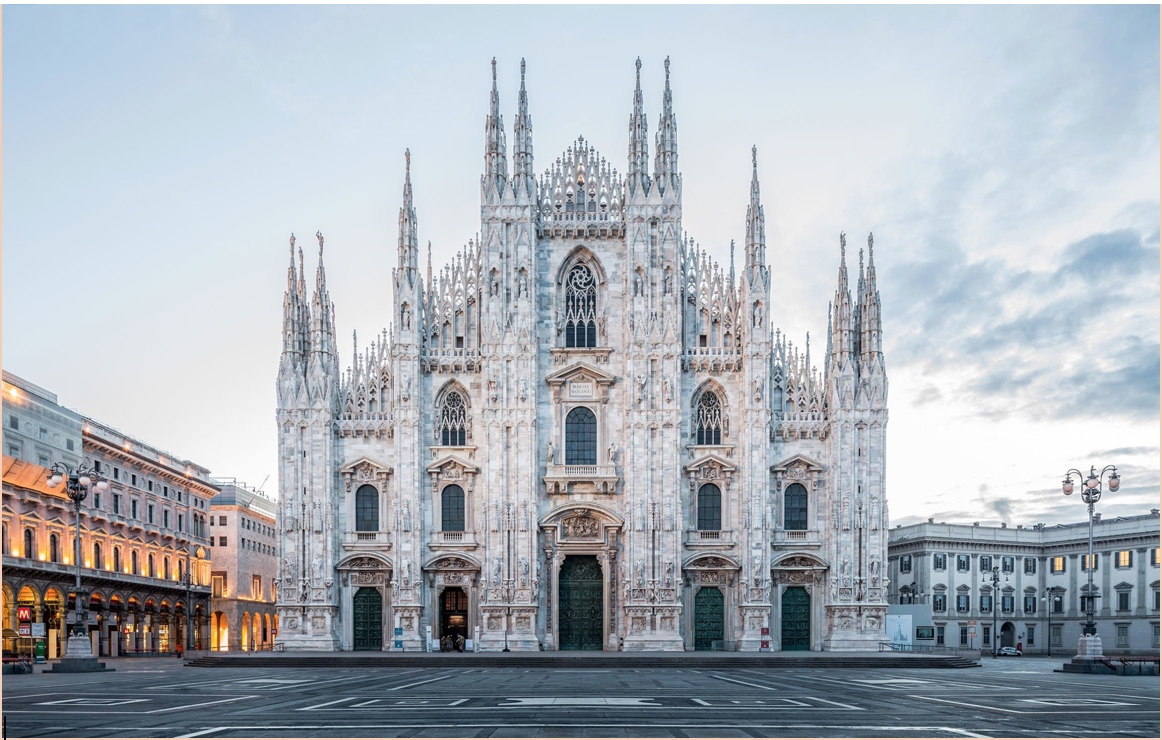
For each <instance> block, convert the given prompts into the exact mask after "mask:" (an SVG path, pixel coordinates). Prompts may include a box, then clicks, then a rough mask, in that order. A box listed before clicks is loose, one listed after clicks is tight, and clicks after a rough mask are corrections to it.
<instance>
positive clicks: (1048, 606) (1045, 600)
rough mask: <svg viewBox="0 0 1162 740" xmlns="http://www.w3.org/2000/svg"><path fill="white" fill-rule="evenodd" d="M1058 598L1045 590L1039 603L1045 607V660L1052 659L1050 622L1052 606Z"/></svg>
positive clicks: (1048, 590) (1050, 591)
mask: <svg viewBox="0 0 1162 740" xmlns="http://www.w3.org/2000/svg"><path fill="white" fill-rule="evenodd" d="M1060 598H1061V597H1060V596H1057V595H1056V594H1054V593H1053V589H1051V588H1049V587H1046V588H1045V595H1044V596H1042V597H1041V603H1042V604H1044V605H1045V657H1046V658H1049V657H1052V655H1053V635H1052V634H1051V633H1052V631H1053V623H1052V622H1051V621H1050V620H1051V619H1052V612H1053V604H1054V603H1055V601H1056V600H1058V599H1060Z"/></svg>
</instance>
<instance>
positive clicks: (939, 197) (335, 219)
mask: <svg viewBox="0 0 1162 740" xmlns="http://www.w3.org/2000/svg"><path fill="white" fill-rule="evenodd" d="M1158 12H1159V11H1158V8H1157V6H1132V7H1084V6H1068V7H1016V8H1014V7H893V8H876V7H821V8H798V7H752V6H745V7H730V8H721V7H714V8H708V7H689V6H682V7H663V6H653V7H614V6H578V7H553V8H539V7H527V6H511V7H506V8H499V9H497V8H484V7H463V8H414V7H364V6H356V7H310V6H293V7H273V6H272V7H229V6H228V7H188V6H180V7H138V6H126V7H91V6H89V7H64V6H50V7H31V6H9V7H6V8H5V12H4V26H3V32H4V39H3V40H4V46H3V54H4V58H3V62H4V72H5V75H4V83H5V84H4V89H3V95H4V101H3V102H4V113H5V117H4V124H5V125H4V159H3V166H4V172H3V175H4V185H5V188H4V197H5V212H4V215H5V219H4V222H3V237H4V247H5V249H4V253H3V268H4V272H3V289H4V290H3V309H4V320H3V329H4V332H3V350H4V357H3V361H4V367H5V369H7V370H9V371H11V372H15V373H17V374H18V375H21V376H23V377H26V378H27V379H29V380H31V381H33V382H35V383H38V384H40V385H42V386H44V387H46V388H49V389H50V390H53V391H54V392H56V393H58V394H59V396H60V398H61V401H62V402H63V403H64V404H66V405H68V406H71V407H74V408H77V409H79V410H81V411H82V412H83V413H86V414H88V415H91V416H93V417H95V418H98V419H100V420H102V421H104V422H106V423H109V424H112V425H114V426H116V427H118V428H120V429H122V430H123V431H125V432H127V433H130V434H133V435H135V436H138V437H139V438H141V439H143V440H145V441H148V442H150V443H153V444H156V445H158V446H161V447H163V448H166V449H169V450H171V451H173V452H174V453H176V454H178V455H181V456H183V457H188V458H190V459H193V460H195V461H197V462H198V463H200V464H203V465H206V466H208V467H209V468H211V469H212V470H213V471H214V473H215V474H216V475H222V476H237V477H238V478H240V479H243V480H246V481H248V482H250V483H252V484H258V483H259V482H261V481H262V480H263V478H265V477H266V476H267V475H271V476H272V482H270V483H268V484H267V486H266V490H268V491H274V490H276V486H275V484H274V482H273V475H274V474H275V462H276V449H275V434H274V381H275V375H276V372H277V366H278V353H279V349H280V342H281V339H280V334H279V331H280V328H281V301H282V291H283V289H284V283H285V264H284V262H285V255H286V240H287V237H288V235H289V233H290V232H292V231H294V232H295V233H296V234H298V235H299V236H300V237H308V236H309V235H311V234H314V232H315V231H316V230H322V232H323V233H324V234H325V235H326V237H327V274H328V280H329V285H330V289H331V294H332V297H333V299H334V300H335V303H336V312H337V319H338V325H339V331H340V346H341V347H344V346H349V345H348V340H345V339H344V338H346V337H349V336H350V332H351V331H352V330H353V329H356V330H358V331H359V334H360V335H361V336H363V337H365V338H367V339H370V337H371V336H372V335H373V334H374V333H375V332H377V331H379V329H381V328H382V327H383V325H384V324H385V323H386V321H387V319H388V316H389V312H390V305H391V294H390V282H389V276H390V268H391V266H392V264H393V262H394V260H395V240H396V219H397V216H398V209H399V205H400V194H401V189H402V175H403V151H404V149H405V148H410V149H411V152H412V177H413V183H414V186H415V193H416V208H417V211H418V215H419V222H420V238H421V240H422V241H425V242H426V241H428V240H430V241H431V242H432V245H433V250H434V254H435V261H436V263H437V264H439V263H441V262H442V261H444V260H445V259H447V258H448V257H449V256H450V255H451V254H452V253H453V252H454V251H455V250H456V249H458V248H459V247H460V246H462V245H463V244H464V243H465V242H466V241H467V240H468V239H469V238H471V237H472V236H473V235H474V234H475V233H476V231H477V230H478V228H479V222H478V218H479V216H478V214H479V211H478V206H479V176H480V172H481V168H482V154H483V133H484V117H485V115H486V113H487V106H488V91H489V85H490V67H489V60H490V59H491V58H492V57H493V56H495V57H497V60H498V68H499V77H500V93H501V105H502V110H503V112H504V116H505V124H506V126H507V127H508V129H509V132H510V134H509V135H510V138H511V126H512V122H513V114H514V111H515V105H516V90H517V88H518V86H519V64H520V59H521V58H522V57H524V58H525V59H526V60H527V62H528V89H529V99H530V110H531V114H532V117H533V124H534V128H533V131H534V145H535V153H536V156H537V159H536V161H537V166H538V168H539V169H544V168H545V167H547V166H548V165H549V163H550V161H551V160H552V159H555V158H556V156H557V155H558V154H560V152H561V151H562V150H564V149H565V148H566V147H567V146H568V145H569V144H570V143H571V142H572V141H573V140H575V139H576V137H577V136H578V135H579V134H583V135H584V136H585V137H586V139H588V140H589V141H590V143H592V144H593V145H594V146H595V147H597V149H598V150H599V151H601V152H602V153H603V154H604V155H605V156H606V157H607V158H608V159H609V160H610V161H611V162H612V163H613V164H614V165H615V166H617V167H618V169H619V170H620V171H624V170H625V153H626V147H627V134H626V122H627V120H628V116H629V113H630V106H631V102H632V92H633V61H634V59H635V58H636V57H637V56H641V58H642V62H643V68H642V83H643V88H644V91H645V104H646V107H647V110H648V113H649V117H650V126H651V134H652V131H653V130H656V126H657V116H658V111H659V108H660V101H661V90H662V80H663V70H662V60H663V59H664V58H665V57H666V56H667V55H668V56H670V58H671V63H672V84H673V88H674V107H675V113H676V115H677V118H678V141H679V156H680V159H679V166H680V169H681V170H682V172H683V177H684V189H683V201H684V202H683V214H684V228H685V229H686V231H687V232H688V233H689V234H690V235H691V236H692V237H693V238H694V239H695V240H696V241H698V242H699V243H700V244H701V245H702V246H703V247H704V248H708V249H710V250H711V251H712V252H713V253H715V254H717V255H718V257H719V259H721V260H725V259H726V258H727V248H728V245H729V242H730V240H731V239H735V240H738V241H739V242H741V241H742V239H743V236H744V232H743V227H744V215H745V210H746V204H747V197H748V186H749V175H750V147H751V145H752V144H755V145H757V146H758V151H759V172H760V177H761V180H762V193H763V202H764V208H765V211H766V216H767V242H768V249H767V254H768V259H769V260H770V263H771V267H772V270H773V274H774V277H775V291H774V295H773V301H772V312H773V313H772V318H773V321H774V323H775V324H776V325H777V326H779V327H781V328H782V330H783V331H785V332H787V333H789V334H790V335H791V336H792V337H793V338H795V339H796V340H797V341H800V342H801V340H802V337H803V336H804V335H805V334H806V332H808V331H810V332H811V333H812V336H813V338H814V339H815V342H816V343H815V347H816V348H817V353H818V355H817V356H818V357H821V356H822V351H821V350H822V347H823V340H824V337H825V330H826V317H827V302H828V300H830V298H831V296H832V294H833V292H834V286H835V274H836V266H837V263H838V234H839V232H840V231H841V230H842V231H847V233H848V235H849V236H850V237H851V239H853V240H854V243H856V244H859V243H862V239H863V235H865V234H866V233H867V232H868V231H874V232H875V234H876V247H877V249H876V263H877V268H878V274H879V280H880V290H881V296H882V298H883V311H884V336H885V346H886V357H887V363H888V368H889V377H890V379H891V395H890V409H891V411H890V413H891V423H890V426H889V430H890V434H889V455H888V476H889V477H888V481H889V499H890V502H891V514H892V520H893V523H908V522H910V521H916V520H922V519H924V518H926V517H928V516H934V517H936V518H937V520H947V521H975V520H980V521H982V522H995V521H1001V520H1004V521H1008V522H1010V523H1032V522H1035V521H1048V522H1054V521H1062V520H1065V521H1075V520H1079V519H1080V518H1082V509H1081V505H1080V504H1079V503H1078V502H1076V501H1073V500H1066V499H1064V497H1063V496H1062V495H1061V494H1060V489H1059V487H1058V485H1057V484H1058V481H1059V480H1060V477H1061V473H1062V471H1063V470H1065V469H1066V468H1068V467H1073V466H1080V465H1086V464H1090V463H1098V464H1100V463H1106V462H1113V463H1116V464H1118V465H1120V466H1122V467H1123V471H1124V473H1125V475H1124V481H1125V484H1124V486H1123V489H1122V492H1121V493H1120V494H1117V495H1110V496H1107V497H1106V498H1105V499H1104V500H1103V502H1102V508H1103V510H1104V511H1105V512H1106V515H1107V516H1113V515H1118V514H1129V513H1139V512H1142V511H1144V510H1146V509H1148V508H1152V507H1154V506H1156V505H1157V501H1158V486H1159V465H1158V459H1159V449H1158V446H1159V417H1158V408H1159V343H1158V337H1159V312H1158V306H1159V272H1158V266H1159V252H1158V248H1159V217H1158V214H1159V97H1158V91H1159V65H1158V59H1159V46H1158V27H1159V17H1158ZM651 140H652V135H651ZM65 348H68V349H69V350H70V351H77V352H78V354H77V355H76V359H75V360H73V361H68V360H69V356H68V354H67V353H66V351H65ZM344 356H346V352H344Z"/></svg>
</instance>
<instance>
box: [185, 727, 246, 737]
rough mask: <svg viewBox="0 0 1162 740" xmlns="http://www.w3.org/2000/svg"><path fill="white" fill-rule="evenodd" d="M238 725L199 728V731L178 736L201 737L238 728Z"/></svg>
mask: <svg viewBox="0 0 1162 740" xmlns="http://www.w3.org/2000/svg"><path fill="white" fill-rule="evenodd" d="M236 729H238V728H236V727H211V728H210V729H208V730H199V731H198V732H191V733H190V734H188V735H178V737H201V736H202V735H209V734H210V733H211V732H220V731H222V730H236Z"/></svg>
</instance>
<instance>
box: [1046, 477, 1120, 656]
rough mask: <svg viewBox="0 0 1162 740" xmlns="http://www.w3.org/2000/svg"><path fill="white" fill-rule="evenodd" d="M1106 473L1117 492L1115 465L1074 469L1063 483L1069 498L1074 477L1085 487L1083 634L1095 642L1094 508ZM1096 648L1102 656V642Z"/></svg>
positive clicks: (1082, 495)
mask: <svg viewBox="0 0 1162 740" xmlns="http://www.w3.org/2000/svg"><path fill="white" fill-rule="evenodd" d="M1106 473H1109V474H1110V477H1109V480H1108V481H1107V482H1108V483H1109V487H1110V491H1111V492H1115V491H1117V490H1118V487H1119V486H1120V485H1121V484H1122V481H1121V479H1120V478H1118V469H1117V466H1115V465H1107V466H1105V467H1104V468H1102V469H1101V472H1100V473H1098V472H1097V468H1096V467H1095V466H1093V465H1091V466H1090V467H1089V474H1088V475H1086V474H1084V473H1082V472H1081V471H1080V470H1077V469H1076V468H1073V469H1070V470H1068V471H1066V473H1065V480H1063V481H1061V491H1062V493H1064V494H1065V495H1066V496H1069V495H1071V494H1072V493H1073V476H1075V475H1076V476H1077V479H1078V481H1080V482H1081V483H1082V486H1083V488H1082V491H1081V500H1082V501H1084V502H1085V503H1086V506H1087V507H1088V508H1089V558H1088V560H1087V563H1086V564H1087V565H1088V566H1089V567H1088V568H1087V569H1086V570H1088V571H1089V587H1088V588H1089V590H1088V592H1087V593H1086V595H1085V627H1084V628H1083V629H1082V631H1081V634H1082V637H1083V638H1085V637H1091V638H1093V639H1094V640H1096V639H1097V625H1095V624H1094V623H1093V611H1094V608H1093V599H1094V596H1093V570H1094V569H1093V566H1094V562H1093V506H1094V504H1096V503H1097V502H1098V501H1100V500H1101V487H1102V481H1103V480H1105V477H1106ZM1096 647H1097V648H1098V652H1097V653H1096V654H1097V655H1100V654H1101V642H1098V643H1097V645H1096Z"/></svg>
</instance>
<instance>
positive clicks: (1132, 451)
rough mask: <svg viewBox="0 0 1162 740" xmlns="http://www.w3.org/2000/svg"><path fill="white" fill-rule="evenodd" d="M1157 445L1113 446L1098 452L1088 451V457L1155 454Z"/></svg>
mask: <svg viewBox="0 0 1162 740" xmlns="http://www.w3.org/2000/svg"><path fill="white" fill-rule="evenodd" d="M1157 454H1158V447H1157V446H1154V447H1115V448H1114V449H1112V450H1101V451H1098V452H1091V453H1089V456H1090V457H1117V456H1119V455H1120V456H1124V457H1131V456H1137V455H1154V456H1157Z"/></svg>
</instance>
